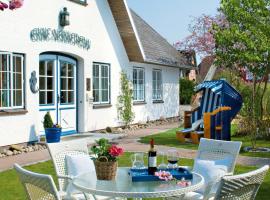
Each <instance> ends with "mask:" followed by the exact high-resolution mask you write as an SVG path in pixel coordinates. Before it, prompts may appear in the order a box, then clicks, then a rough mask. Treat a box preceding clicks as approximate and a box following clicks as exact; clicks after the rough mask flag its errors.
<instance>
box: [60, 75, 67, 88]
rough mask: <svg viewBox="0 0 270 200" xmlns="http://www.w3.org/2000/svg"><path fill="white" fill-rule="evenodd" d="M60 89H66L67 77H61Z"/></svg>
mask: <svg viewBox="0 0 270 200" xmlns="http://www.w3.org/2000/svg"><path fill="white" fill-rule="evenodd" d="M60 87H61V90H66V89H67V79H66V78H61V86H60Z"/></svg>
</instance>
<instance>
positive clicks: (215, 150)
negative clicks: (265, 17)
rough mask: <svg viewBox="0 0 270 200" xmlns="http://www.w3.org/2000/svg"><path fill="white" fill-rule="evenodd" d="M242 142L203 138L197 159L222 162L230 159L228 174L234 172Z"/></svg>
mask: <svg viewBox="0 0 270 200" xmlns="http://www.w3.org/2000/svg"><path fill="white" fill-rule="evenodd" d="M241 145H242V142H234V141H233V142H232V141H222V140H212V139H206V138H201V140H200V144H199V148H198V152H197V157H196V158H197V159H204V160H221V159H226V158H229V161H231V162H230V163H229V165H228V166H227V167H228V172H233V171H234V167H235V163H236V159H237V156H238V154H239V151H240V148H241Z"/></svg>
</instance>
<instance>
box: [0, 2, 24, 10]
mask: <svg viewBox="0 0 270 200" xmlns="http://www.w3.org/2000/svg"><path fill="white" fill-rule="evenodd" d="M22 5H23V0H1V1H0V10H2V11H3V10H5V9H7V8H9V9H10V10H14V9H17V8H20V7H22Z"/></svg>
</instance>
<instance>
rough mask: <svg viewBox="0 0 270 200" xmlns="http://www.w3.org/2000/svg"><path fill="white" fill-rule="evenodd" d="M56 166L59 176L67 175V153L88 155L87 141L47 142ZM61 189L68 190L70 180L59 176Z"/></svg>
mask: <svg viewBox="0 0 270 200" xmlns="http://www.w3.org/2000/svg"><path fill="white" fill-rule="evenodd" d="M47 146H48V149H49V152H50V155H51V158H52V160H53V164H54V168H55V171H56V174H57V175H58V176H67V175H68V171H67V165H66V160H65V157H66V155H88V148H87V142H86V140H84V139H78V140H70V141H65V142H60V143H48V144H47ZM58 183H59V189H60V191H66V187H67V185H68V180H67V179H63V178H59V179H58Z"/></svg>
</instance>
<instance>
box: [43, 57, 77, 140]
mask: <svg viewBox="0 0 270 200" xmlns="http://www.w3.org/2000/svg"><path fill="white" fill-rule="evenodd" d="M43 56H44V57H48V58H55V62H56V63H55V67H56V69H55V72H56V74H55V80H54V81H56V82H55V91H54V95H55V98H58V97H57V92H59V91H60V90H59V88H60V81H59V80H58V79H60V74H59V67H60V66H59V57H60V58H61V57H62V58H66V59H67V60H72V61H73V62H74V63H75V70H74V71H75V82H74V83H75V85H76V89H75V91H74V99H75V102H74V105H75V108H76V120H75V131H73V130H72V131H65V132H62V136H66V135H73V134H77V133H78V110H79V109H78V106H79V102H78V70H79V69H78V60H77V59H76V58H74V57H72V56H70V55H67V54H63V53H59V52H43V53H40V54H39V61H40V60H41V59H40V58H41V57H43ZM56 79H57V80H56ZM58 82H59V83H58ZM58 90H59V91H58ZM55 98H54V99H55ZM55 101H57V99H56V100H55ZM38 104H39V102H38ZM60 104H61V103H56V105H54V106H53V107H49V108H43V109H42V107H43V105H39V111H54V110H55V111H56V117H57V118H58V115H59V110H60V109H59V108H58V107H59V105H60ZM44 107H45V106H44ZM57 120H58V119H57ZM55 123H56V122H55ZM40 133H41V135H44V134H45V132H44V131H42V132H40Z"/></svg>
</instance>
